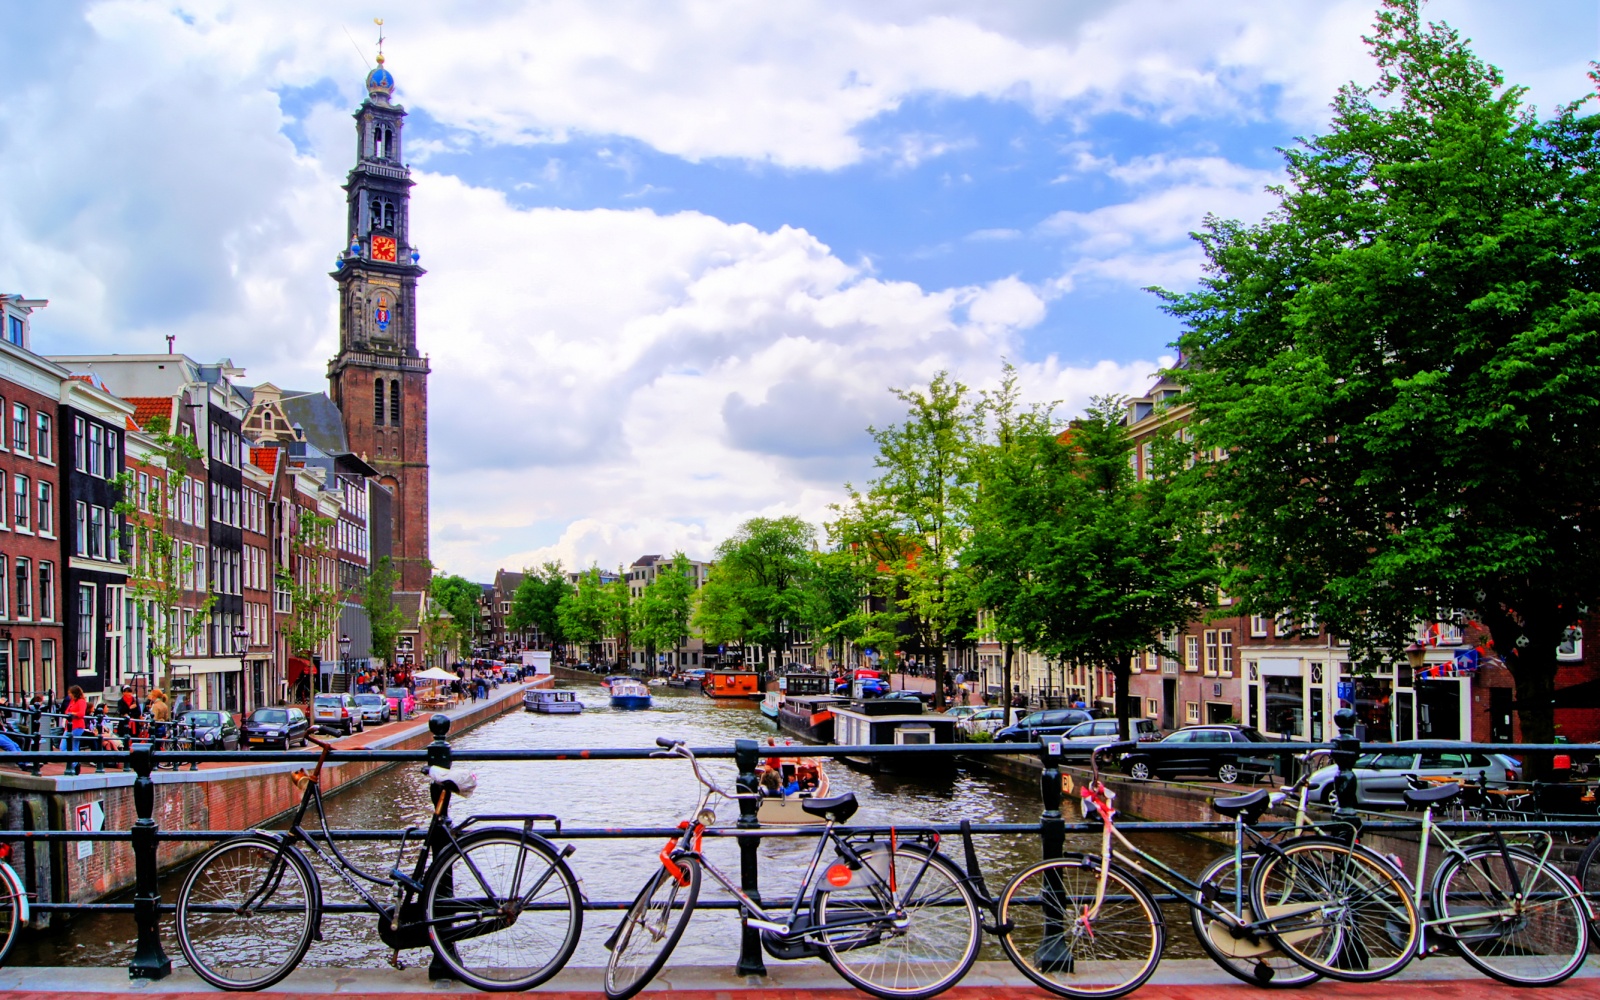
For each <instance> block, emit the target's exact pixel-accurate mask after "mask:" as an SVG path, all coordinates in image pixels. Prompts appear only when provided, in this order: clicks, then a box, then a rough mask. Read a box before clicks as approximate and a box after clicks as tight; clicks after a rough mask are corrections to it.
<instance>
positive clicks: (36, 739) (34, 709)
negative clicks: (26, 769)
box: [28, 705, 48, 777]
mask: <svg viewBox="0 0 1600 1000" xmlns="http://www.w3.org/2000/svg"><path fill="white" fill-rule="evenodd" d="M42 721H43V719H42V718H41V714H40V711H39V706H38V705H33V706H31V707H29V709H28V731H29V732H31V733H32V734H33V739H32V740H30V741H29V742H30V743H32V744H33V746H32V748H31V749H32V750H33V752H34V753H41V752H43V751H44V750H46V749H48V748H47V747H44V746H41V745H40V741H41V740H42V739H43V734H42V733H41V732H40V731H39V723H40V722H42ZM43 767H44V761H42V760H40V759H39V758H37V757H35V758H33V768H32V771H33V775H34V777H38V776H39V774H40V773H41V769H42V768H43Z"/></svg>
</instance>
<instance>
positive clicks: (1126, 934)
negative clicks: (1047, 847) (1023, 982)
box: [998, 855, 1166, 1000]
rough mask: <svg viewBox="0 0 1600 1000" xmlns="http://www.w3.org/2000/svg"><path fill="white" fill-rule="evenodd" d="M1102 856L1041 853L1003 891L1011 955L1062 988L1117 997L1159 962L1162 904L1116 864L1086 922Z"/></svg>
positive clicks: (1039, 980) (1002, 914) (1004, 932)
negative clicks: (1092, 916)
mask: <svg viewBox="0 0 1600 1000" xmlns="http://www.w3.org/2000/svg"><path fill="white" fill-rule="evenodd" d="M1103 864H1104V862H1103V861H1101V860H1100V859H1099V858H1091V857H1088V856H1084V855H1076V856H1071V857H1065V858H1056V859H1053V860H1050V861H1042V862H1040V863H1039V864H1036V865H1034V866H1033V867H1031V868H1026V869H1024V870H1023V871H1022V872H1021V873H1019V874H1018V875H1017V876H1016V877H1015V878H1013V879H1012V880H1011V881H1010V882H1009V883H1007V885H1006V887H1005V890H1004V891H1003V892H1001V894H1000V907H999V912H998V916H999V918H1000V927H1001V932H1000V945H1001V947H1002V948H1003V949H1004V950H1005V953H1006V957H1007V958H1009V959H1011V964H1013V965H1015V966H1016V967H1017V968H1018V970H1020V971H1021V972H1022V974H1023V975H1024V976H1027V977H1028V978H1029V979H1030V980H1032V981H1033V982H1034V983H1035V984H1037V985H1038V986H1040V987H1042V988H1044V989H1046V990H1049V991H1050V992H1051V993H1054V994H1056V995H1057V996H1063V997H1084V998H1091V1000H1109V998H1112V997H1120V996H1123V995H1124V994H1127V993H1131V992H1133V991H1134V990H1136V989H1138V988H1139V987H1140V986H1142V985H1144V983H1145V981H1146V980H1148V979H1149V978H1150V976H1151V975H1153V974H1154V973H1155V971H1156V966H1157V965H1158V964H1159V963H1160V962H1161V953H1162V951H1163V950H1164V949H1165V947H1166V924H1165V923H1164V922H1163V920H1162V916H1161V910H1160V908H1159V907H1157V906H1156V901H1155V900H1154V899H1152V898H1151V897H1150V894H1149V893H1148V892H1146V891H1145V889H1144V886H1142V885H1140V884H1139V882H1138V880H1137V879H1135V878H1134V877H1133V876H1132V875H1130V874H1128V873H1126V872H1123V871H1122V870H1120V869H1118V868H1117V867H1115V866H1112V867H1111V869H1110V871H1108V872H1106V874H1105V877H1106V879H1107V883H1106V890H1105V899H1104V901H1103V902H1102V903H1101V906H1100V910H1099V913H1098V914H1097V915H1096V917H1095V919H1094V922H1093V924H1092V926H1084V925H1083V924H1082V923H1081V915H1082V914H1084V913H1086V912H1087V911H1088V909H1089V908H1090V907H1091V906H1093V905H1094V900H1095V895H1096V892H1097V889H1098V884H1099V879H1100V871H1101V866H1102V865H1103ZM1074 914H1076V915H1078V916H1077V917H1073V916H1071V915H1074ZM1069 919H1070V920H1071V924H1070V926H1069V924H1068V920H1069Z"/></svg>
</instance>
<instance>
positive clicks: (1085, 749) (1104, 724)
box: [1061, 719, 1161, 757]
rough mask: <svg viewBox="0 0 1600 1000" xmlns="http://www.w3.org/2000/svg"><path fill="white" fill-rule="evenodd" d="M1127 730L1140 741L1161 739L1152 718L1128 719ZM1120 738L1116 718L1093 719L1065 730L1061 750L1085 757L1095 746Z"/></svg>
mask: <svg viewBox="0 0 1600 1000" xmlns="http://www.w3.org/2000/svg"><path fill="white" fill-rule="evenodd" d="M1128 732H1129V734H1130V735H1132V737H1133V738H1134V739H1135V740H1138V741H1139V742H1140V743H1154V742H1156V741H1157V740H1159V739H1161V733H1160V732H1159V731H1157V729H1156V724H1155V721H1154V720H1152V719H1129V720H1128ZM1121 738H1122V737H1121V729H1120V727H1119V726H1118V725H1117V720H1116V719H1095V720H1094V721H1093V722H1083V723H1079V724H1078V725H1076V726H1074V727H1072V728H1071V729H1069V730H1067V732H1066V735H1065V736H1063V737H1062V741H1063V742H1062V746H1061V752H1062V754H1064V755H1066V756H1072V757H1077V756H1082V757H1087V756H1088V755H1089V754H1090V753H1091V752H1092V751H1093V750H1094V748H1095V747H1099V746H1105V745H1106V744H1107V743H1116V742H1117V741H1118V740H1120V739H1121Z"/></svg>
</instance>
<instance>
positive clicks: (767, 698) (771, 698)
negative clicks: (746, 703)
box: [761, 688, 783, 722]
mask: <svg viewBox="0 0 1600 1000" xmlns="http://www.w3.org/2000/svg"><path fill="white" fill-rule="evenodd" d="M782 704H783V692H782V691H780V690H778V689H777V688H768V689H767V693H766V694H763V695H762V696H761V714H762V715H765V716H766V717H767V718H769V719H771V720H772V721H773V722H777V721H778V706H780V705H782Z"/></svg>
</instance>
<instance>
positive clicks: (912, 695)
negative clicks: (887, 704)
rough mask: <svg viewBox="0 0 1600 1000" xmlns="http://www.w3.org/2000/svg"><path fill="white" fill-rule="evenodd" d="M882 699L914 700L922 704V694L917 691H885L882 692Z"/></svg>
mask: <svg viewBox="0 0 1600 1000" xmlns="http://www.w3.org/2000/svg"><path fill="white" fill-rule="evenodd" d="M883 700H884V701H914V702H916V703H917V704H919V705H920V704H922V695H921V694H919V693H917V692H916V691H886V692H884V694H883Z"/></svg>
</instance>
